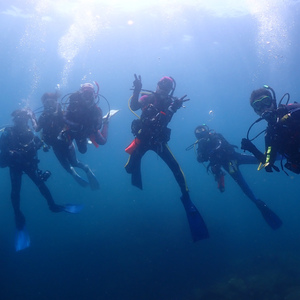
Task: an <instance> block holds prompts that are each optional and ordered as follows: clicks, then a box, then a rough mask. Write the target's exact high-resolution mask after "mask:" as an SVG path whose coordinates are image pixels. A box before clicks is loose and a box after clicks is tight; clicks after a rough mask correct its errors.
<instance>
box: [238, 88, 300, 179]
mask: <svg viewBox="0 0 300 300" xmlns="http://www.w3.org/2000/svg"><path fill="white" fill-rule="evenodd" d="M285 97H287V101H286V104H281V102H282V100H283V99H284V98H285ZM289 100H290V95H289V94H288V93H286V94H284V95H283V96H282V98H281V100H280V101H279V103H278V106H277V101H276V95H275V92H274V90H273V89H272V88H271V87H269V86H267V85H265V86H264V87H263V88H260V89H257V90H254V91H253V92H252V94H251V96H250V105H251V106H252V108H253V110H254V111H255V112H256V113H257V114H258V115H259V116H260V118H259V119H257V120H256V121H255V122H254V123H253V124H252V125H251V126H250V128H249V130H248V133H247V138H243V139H242V146H241V148H242V149H244V150H247V151H249V152H251V153H252V154H253V155H255V157H256V158H257V159H258V160H259V161H260V162H261V164H260V166H259V170H260V169H262V168H265V170H266V171H267V172H273V170H275V171H277V172H279V168H278V167H277V166H276V165H275V161H276V160H280V161H281V169H282V170H283V171H284V172H285V173H286V174H287V172H286V171H285V170H284V168H286V169H288V170H289V171H291V172H293V173H295V174H300V150H299V149H300V138H299V137H300V136H299V135H300V104H299V103H292V104H289ZM261 120H266V121H267V123H268V125H267V128H266V130H264V131H262V132H261V133H263V132H265V149H266V151H265V153H262V152H261V151H259V150H258V149H257V148H256V146H255V145H254V144H253V143H252V141H253V140H254V139H255V138H256V137H257V136H258V135H257V136H256V137H254V138H253V139H249V132H250V130H251V128H252V126H253V125H254V124H256V123H258V122H260V121H261ZM279 157H281V158H279ZM283 159H286V163H285V164H284V165H283Z"/></svg>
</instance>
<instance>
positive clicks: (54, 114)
mask: <svg viewBox="0 0 300 300" xmlns="http://www.w3.org/2000/svg"><path fill="white" fill-rule="evenodd" d="M64 126H65V123H64V117H63V112H62V110H61V106H60V104H59V103H57V104H56V109H48V110H44V111H43V113H42V114H41V116H40V117H39V119H38V122H37V128H36V131H40V130H42V137H43V141H44V142H45V143H46V144H47V145H48V146H51V147H52V148H53V151H54V154H55V156H56V157H57V159H58V160H59V162H60V164H61V165H62V166H63V168H64V169H65V170H67V172H68V173H70V174H71V175H72V176H73V177H74V179H75V180H76V181H77V182H78V183H79V184H80V185H81V186H84V187H85V186H88V184H89V183H88V182H87V181H85V180H84V179H83V178H81V176H79V174H78V173H77V172H76V171H75V169H74V167H77V168H80V169H82V170H84V171H85V172H86V173H87V175H88V178H90V179H92V182H93V184H91V188H92V189H98V188H99V184H98V183H97V180H96V178H95V177H94V175H93V173H92V171H91V170H90V168H89V167H88V165H85V164H83V163H82V162H81V161H79V160H78V159H77V157H76V152H75V147H74V144H73V142H72V140H71V138H68V137H67V135H66V133H65V134H64V135H60V132H61V131H62V130H63V128H64Z"/></svg>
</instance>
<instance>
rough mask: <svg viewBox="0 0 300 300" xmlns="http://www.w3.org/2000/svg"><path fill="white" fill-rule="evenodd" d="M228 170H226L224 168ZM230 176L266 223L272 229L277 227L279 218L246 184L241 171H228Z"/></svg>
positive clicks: (279, 223)
mask: <svg viewBox="0 0 300 300" xmlns="http://www.w3.org/2000/svg"><path fill="white" fill-rule="evenodd" d="M226 171H228V170H226ZM229 174H230V176H231V177H232V178H233V179H234V180H235V181H236V182H237V184H238V185H239V186H240V188H241V189H242V191H243V192H244V193H245V195H247V197H248V198H249V199H250V200H251V201H252V202H253V203H254V204H255V205H256V207H257V208H258V209H259V210H260V212H261V214H262V216H263V218H264V219H265V221H266V222H267V223H268V225H269V226H270V227H271V228H272V229H274V230H275V229H278V228H279V227H280V226H281V225H282V221H281V220H280V218H279V217H278V216H277V215H276V214H275V213H274V212H273V211H272V210H271V209H270V208H269V207H268V206H267V205H266V203H265V202H263V201H262V200H260V199H257V198H256V197H255V196H254V194H253V192H252V191H251V189H250V188H249V186H248V184H247V183H246V181H245V179H244V177H243V176H242V173H241V172H240V170H239V169H238V168H237V170H236V171H235V172H232V173H229Z"/></svg>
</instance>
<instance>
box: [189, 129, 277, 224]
mask: <svg viewBox="0 0 300 300" xmlns="http://www.w3.org/2000/svg"><path fill="white" fill-rule="evenodd" d="M195 136H196V138H197V141H196V142H195V143H194V144H193V145H191V146H190V147H188V148H187V150H189V149H191V148H192V147H193V146H196V145H198V149H197V161H198V162H199V163H203V162H207V161H208V162H209V164H208V166H207V171H209V170H210V171H211V172H212V173H213V175H214V177H215V180H216V181H217V183H218V189H219V190H220V192H222V193H223V192H224V191H225V181H224V175H225V173H224V172H223V169H224V170H225V171H226V172H227V173H228V174H229V175H230V176H231V177H232V178H233V179H234V181H235V182H236V183H237V184H238V185H239V186H240V188H241V189H242V191H243V192H244V194H245V195H246V196H247V197H248V198H249V199H250V200H251V201H252V202H253V203H254V204H255V205H256V206H257V208H258V209H259V210H260V212H261V214H262V216H263V218H264V219H265V221H266V222H267V223H268V225H269V226H270V227H271V228H272V229H278V228H279V227H280V226H281V225H282V222H281V220H280V219H279V217H278V216H277V215H276V214H275V213H274V212H273V211H272V210H271V209H270V208H268V206H267V205H266V204H265V203H264V202H263V201H261V200H259V199H257V198H256V197H255V196H254V194H253V192H252V191H251V189H250V188H249V186H248V184H247V183H246V181H245V179H244V178H243V176H242V173H241V171H240V169H239V166H240V165H242V164H257V163H259V161H258V160H257V159H256V158H255V157H254V156H252V155H245V154H241V153H238V152H236V151H235V148H237V147H236V146H233V145H231V144H230V143H229V142H228V141H227V140H226V139H225V138H224V137H223V136H222V135H221V134H220V133H217V132H215V131H213V130H210V129H209V127H208V126H207V125H200V126H198V127H196V129H195Z"/></svg>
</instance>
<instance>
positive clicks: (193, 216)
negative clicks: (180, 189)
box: [181, 194, 209, 242]
mask: <svg viewBox="0 0 300 300" xmlns="http://www.w3.org/2000/svg"><path fill="white" fill-rule="evenodd" d="M181 201H182V204H183V206H184V208H185V212H186V216H187V218H188V222H189V226H190V231H191V234H192V238H193V241H194V242H197V241H199V240H203V239H208V238H209V233H208V229H207V227H206V224H205V222H204V220H203V218H202V216H201V215H200V213H199V211H198V209H197V208H196V206H195V205H194V204H193V202H192V201H191V200H190V197H189V195H188V194H184V195H183V196H182V197H181Z"/></svg>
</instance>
